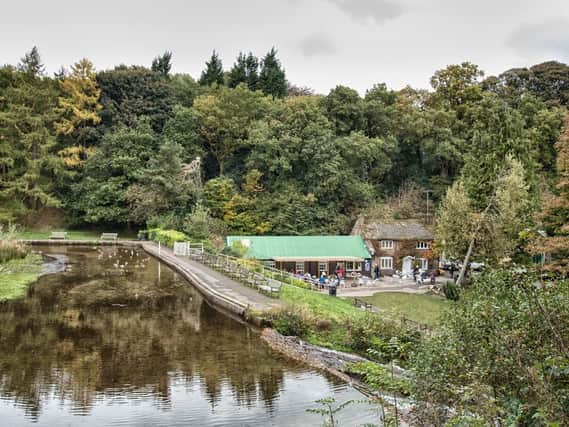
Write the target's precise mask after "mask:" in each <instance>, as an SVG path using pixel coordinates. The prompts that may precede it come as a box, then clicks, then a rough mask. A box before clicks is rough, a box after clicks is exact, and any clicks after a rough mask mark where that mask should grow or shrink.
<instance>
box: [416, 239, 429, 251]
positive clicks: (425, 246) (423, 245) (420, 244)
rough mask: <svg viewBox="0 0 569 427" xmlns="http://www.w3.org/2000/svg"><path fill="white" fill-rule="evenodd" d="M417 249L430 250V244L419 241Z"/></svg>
mask: <svg viewBox="0 0 569 427" xmlns="http://www.w3.org/2000/svg"><path fill="white" fill-rule="evenodd" d="M417 249H429V242H425V241H423V240H419V241H418V242H417Z"/></svg>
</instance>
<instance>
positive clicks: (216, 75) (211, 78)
mask: <svg viewBox="0 0 569 427" xmlns="http://www.w3.org/2000/svg"><path fill="white" fill-rule="evenodd" d="M198 83H199V84H200V85H202V86H211V85H212V84H214V83H215V84H217V85H220V86H221V85H223V83H224V77H223V65H222V64H221V59H219V56H218V55H217V53H216V51H215V50H214V51H213V53H212V54H211V58H210V59H209V61H206V63H205V70H203V71H202V74H201V76H200V79H199V80H198Z"/></svg>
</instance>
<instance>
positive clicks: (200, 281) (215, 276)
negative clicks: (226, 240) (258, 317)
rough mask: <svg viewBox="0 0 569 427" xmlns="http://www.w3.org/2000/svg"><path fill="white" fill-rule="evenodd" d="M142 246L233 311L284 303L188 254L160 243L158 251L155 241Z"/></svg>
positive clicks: (266, 308)
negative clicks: (174, 251) (188, 256)
mask: <svg viewBox="0 0 569 427" xmlns="http://www.w3.org/2000/svg"><path fill="white" fill-rule="evenodd" d="M142 247H143V249H144V250H145V251H146V252H148V253H149V254H151V255H153V256H154V257H156V258H158V259H159V260H161V261H164V262H165V263H166V264H168V265H170V266H171V267H173V268H174V269H175V270H176V271H178V272H179V273H181V274H182V275H183V276H184V277H186V279H187V280H189V281H190V282H191V283H192V285H194V286H196V287H197V288H198V289H199V290H200V291H201V292H202V294H204V296H205V297H206V299H209V298H211V299H213V300H215V301H214V302H216V303H218V304H219V303H220V301H221V302H225V303H228V304H230V306H227V304H223V303H222V304H221V305H226V308H228V309H230V310H231V311H234V312H235V309H234V308H235V307H241V308H243V309H244V308H248V309H250V310H254V311H267V310H270V309H272V308H276V307H279V306H280V305H281V303H280V301H279V300H278V299H275V298H269V297H268V296H265V295H263V294H261V293H259V292H257V291H256V290H254V289H252V288H249V287H248V286H245V285H243V284H241V283H239V282H236V281H235V280H232V279H230V278H229V277H227V276H225V275H223V274H221V273H219V272H217V271H215V270H212V269H211V268H209V267H207V266H205V265H204V264H201V263H199V262H197V261H193V260H191V259H189V258H187V257H181V256H175V255H174V253H173V252H172V250H170V249H169V248H165V247H161V249H160V253H158V245H156V244H155V243H150V242H148V243H143V244H142Z"/></svg>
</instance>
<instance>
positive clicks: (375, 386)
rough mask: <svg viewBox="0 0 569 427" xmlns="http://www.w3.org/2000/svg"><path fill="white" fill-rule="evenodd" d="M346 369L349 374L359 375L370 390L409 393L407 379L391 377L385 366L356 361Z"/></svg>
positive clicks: (406, 394) (404, 394)
mask: <svg viewBox="0 0 569 427" xmlns="http://www.w3.org/2000/svg"><path fill="white" fill-rule="evenodd" d="M346 369H347V371H348V372H349V373H351V374H356V375H359V376H361V377H362V380H363V381H364V383H365V384H366V385H368V386H369V387H370V388H371V389H372V390H376V391H380V392H387V393H396V394H400V395H403V396H409V395H410V394H411V387H410V384H409V381H408V380H406V379H404V378H401V377H393V376H392V374H391V372H389V370H388V369H387V368H386V367H385V366H382V365H378V364H377V363H374V362H358V363H352V364H350V365H348V366H347V367H346Z"/></svg>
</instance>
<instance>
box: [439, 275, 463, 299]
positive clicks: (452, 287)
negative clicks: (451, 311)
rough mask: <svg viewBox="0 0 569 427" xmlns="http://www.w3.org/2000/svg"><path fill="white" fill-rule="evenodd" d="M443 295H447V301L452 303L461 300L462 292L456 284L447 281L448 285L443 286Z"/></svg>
mask: <svg viewBox="0 0 569 427" xmlns="http://www.w3.org/2000/svg"><path fill="white" fill-rule="evenodd" d="M443 293H444V294H445V297H446V299H449V300H451V301H458V299H459V298H460V291H459V289H458V286H457V285H456V283H454V282H451V281H450V280H447V281H446V283H445V284H444V285H443Z"/></svg>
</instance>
